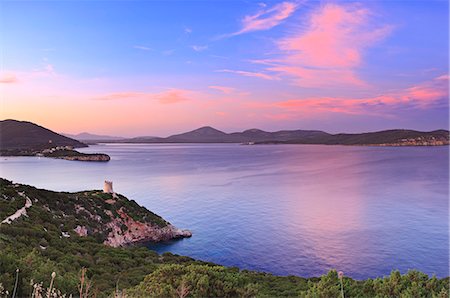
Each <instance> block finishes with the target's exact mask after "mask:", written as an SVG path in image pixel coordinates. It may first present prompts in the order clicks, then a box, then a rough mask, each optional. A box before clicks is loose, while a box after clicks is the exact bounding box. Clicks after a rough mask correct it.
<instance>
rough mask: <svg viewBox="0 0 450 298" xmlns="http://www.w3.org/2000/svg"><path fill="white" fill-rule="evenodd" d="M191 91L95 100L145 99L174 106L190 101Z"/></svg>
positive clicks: (126, 94) (112, 95)
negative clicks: (173, 104) (174, 104)
mask: <svg viewBox="0 0 450 298" xmlns="http://www.w3.org/2000/svg"><path fill="white" fill-rule="evenodd" d="M190 93H191V91H190V90H184V89H169V90H166V91H162V92H159V93H146V92H115V93H109V94H105V95H101V96H97V97H93V98H92V99H93V100H124V99H138V100H139V99H143V100H157V101H159V102H160V103H162V104H172V103H178V102H182V101H185V100H188V99H189V98H190V97H189V94H190Z"/></svg>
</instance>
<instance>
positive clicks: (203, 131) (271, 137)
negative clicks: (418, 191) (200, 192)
mask: <svg viewBox="0 0 450 298" xmlns="http://www.w3.org/2000/svg"><path fill="white" fill-rule="evenodd" d="M119 142H125V143H244V144H245V143H252V144H253V143H256V144H321V145H374V146H433V145H448V144H449V132H448V131H447V130H436V131H431V132H422V131H415V130H405V129H394V130H385V131H378V132H370V133H357V134H345V133H340V134H330V133H327V132H324V131H319V130H280V131H275V132H267V131H263V130H260V129H256V128H254V129H249V130H245V131H243V132H233V133H225V132H222V131H220V130H217V129H215V128H212V127H209V126H206V127H201V128H198V129H196V130H193V131H189V132H186V133H182V134H176V135H172V136H169V137H167V138H159V137H152V138H132V139H126V140H122V141H119Z"/></svg>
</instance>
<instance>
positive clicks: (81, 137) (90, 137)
mask: <svg viewBox="0 0 450 298" xmlns="http://www.w3.org/2000/svg"><path fill="white" fill-rule="evenodd" d="M62 135H64V136H66V137H68V138H72V139H75V140H78V141H81V142H82V141H118V140H123V139H125V138H123V137H115V136H105V135H96V134H91V133H88V132H82V133H79V134H76V135H72V134H68V133H62Z"/></svg>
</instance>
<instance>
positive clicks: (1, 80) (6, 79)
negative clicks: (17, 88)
mask: <svg viewBox="0 0 450 298" xmlns="http://www.w3.org/2000/svg"><path fill="white" fill-rule="evenodd" d="M18 81H19V80H18V79H17V77H16V75H14V74H2V75H0V84H12V83H17V82H18Z"/></svg>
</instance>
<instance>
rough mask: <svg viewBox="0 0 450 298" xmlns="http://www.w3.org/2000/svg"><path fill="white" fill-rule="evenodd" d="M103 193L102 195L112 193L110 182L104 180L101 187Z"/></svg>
mask: <svg viewBox="0 0 450 298" xmlns="http://www.w3.org/2000/svg"><path fill="white" fill-rule="evenodd" d="M103 192H104V193H114V191H113V185H112V181H106V180H105V184H104V185H103Z"/></svg>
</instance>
